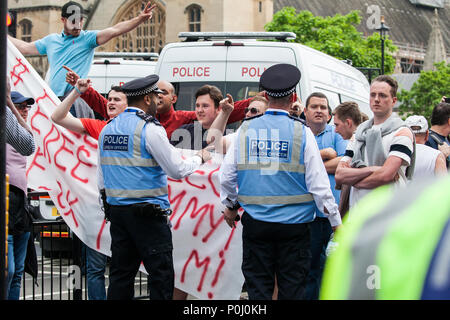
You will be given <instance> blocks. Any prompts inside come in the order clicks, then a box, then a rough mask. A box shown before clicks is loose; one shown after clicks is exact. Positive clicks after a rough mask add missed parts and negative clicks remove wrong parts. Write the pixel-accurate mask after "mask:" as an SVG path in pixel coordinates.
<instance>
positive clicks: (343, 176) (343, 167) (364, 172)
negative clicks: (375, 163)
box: [334, 160, 379, 186]
mask: <svg viewBox="0 0 450 320" xmlns="http://www.w3.org/2000/svg"><path fill="white" fill-rule="evenodd" d="M378 168H379V167H365V168H352V167H351V166H350V160H349V161H348V162H343V161H341V162H339V164H338V167H337V169H336V174H335V176H334V177H335V179H336V185H342V184H348V185H351V186H353V185H355V184H356V183H358V182H359V181H361V180H363V179H364V178H366V177H368V176H370V175H371V174H372V173H373V172H375V171H376V170H377V169H378Z"/></svg>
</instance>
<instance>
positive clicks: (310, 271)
mask: <svg viewBox="0 0 450 320" xmlns="http://www.w3.org/2000/svg"><path fill="white" fill-rule="evenodd" d="M153 8H154V6H151V5H150V3H148V4H147V6H146V7H145V8H144V9H143V11H142V12H141V14H140V15H139V16H138V17H136V18H134V19H131V20H129V21H125V22H121V23H119V24H118V25H116V26H113V27H110V28H107V29H105V30H102V31H82V30H81V25H82V15H81V13H82V8H81V6H80V5H79V4H77V3H75V2H72V1H71V2H69V3H67V4H66V5H65V6H63V9H62V18H61V19H62V22H63V24H64V31H63V32H62V33H61V34H59V35H57V34H54V35H50V36H47V37H45V38H43V39H41V40H38V41H36V42H32V43H25V42H22V41H20V40H17V39H14V38H10V40H11V41H12V42H13V43H14V44H15V45H16V47H17V48H18V49H19V50H20V51H21V52H22V53H24V54H30V53H31V54H32V53H41V54H44V53H46V54H47V55H48V59H49V63H50V73H51V77H50V86H51V88H52V90H53V91H54V92H55V93H56V94H57V95H58V96H60V97H61V99H62V102H61V104H60V105H59V106H58V107H57V108H56V109H55V111H54V113H53V114H52V117H51V119H52V121H53V122H54V123H56V124H58V125H60V126H62V127H65V128H67V129H69V130H71V131H74V132H78V133H83V134H88V135H90V136H92V137H93V138H95V139H98V141H99V150H98V177H99V179H98V188H99V192H100V193H101V195H102V198H103V201H104V210H105V214H106V218H107V219H108V220H109V221H110V222H111V228H110V232H111V239H112V244H111V252H112V256H111V262H110V275H109V286H108V291H107V292H106V290H105V278H104V273H105V267H106V264H107V259H106V256H104V255H103V254H101V253H99V252H97V251H96V250H93V249H90V248H89V247H87V246H86V250H87V277H88V294H89V299H91V300H102V299H106V298H108V299H132V298H133V296H134V277H135V275H136V273H137V271H138V269H139V266H140V263H141V261H142V262H143V264H144V266H145V268H146V270H147V271H148V272H149V273H150V274H151V277H150V283H149V286H150V288H151V289H150V299H155V300H159V299H165V300H169V299H186V297H187V293H185V292H183V291H181V290H178V289H176V288H174V270H173V259H172V250H173V247H172V234H171V229H170V223H169V220H168V215H170V212H171V211H170V202H169V198H168V187H167V178H168V177H170V178H174V179H181V178H183V177H186V176H188V175H190V174H192V173H193V172H195V171H196V170H197V169H198V168H199V167H200V166H201V165H202V164H204V163H205V162H207V161H209V160H210V159H211V154H210V152H211V151H212V150H214V151H215V152H217V153H222V154H224V160H223V163H222V166H221V169H220V174H219V177H220V197H221V201H222V203H223V204H224V206H225V207H226V209H225V210H224V217H225V221H226V222H227V223H228V225H229V226H230V227H231V228H234V227H235V226H236V222H237V221H241V223H242V226H243V236H242V243H243V262H242V272H243V274H244V277H245V288H246V291H247V292H248V296H249V298H250V299H266V300H269V299H274V298H275V299H276V298H278V299H306V300H317V299H318V298H319V295H320V288H321V285H322V274H323V270H324V267H325V262H326V259H327V246H328V244H329V242H330V239H331V238H332V237H333V234H334V232H335V231H336V230H338V229H341V228H340V227H341V225H342V218H343V217H344V216H345V215H347V213H348V212H349V214H348V217H347V218H348V221H351V220H352V219H353V216H354V215H355V216H357V215H358V214H359V212H358V210H357V209H353V210H352V208H353V207H355V205H356V204H357V203H359V202H360V200H361V199H362V198H363V197H365V196H366V194H368V193H369V192H370V191H371V190H373V189H375V188H377V187H380V186H384V185H395V186H398V187H399V188H402V187H407V186H408V185H409V184H411V182H414V181H420V180H419V179H421V178H423V177H430V176H441V175H442V176H443V175H446V174H447V173H448V168H449V159H450V141H449V135H450V104H449V103H446V102H445V97H444V98H443V100H442V102H441V103H439V104H438V105H437V106H435V108H434V109H433V115H432V118H431V119H430V120H431V127H430V128H429V127H428V121H427V119H425V118H424V117H422V116H416V115H412V116H410V117H408V118H407V119H406V121H403V120H401V119H400V118H399V117H398V116H396V115H395V114H394V112H393V108H394V105H395V104H396V102H397V90H398V84H397V82H396V81H395V80H394V79H393V78H391V77H389V76H380V77H377V78H376V79H374V80H373V82H372V84H371V87H370V108H371V110H372V112H373V118H370V119H368V117H367V116H366V115H364V114H362V113H361V111H360V110H359V107H358V105H357V103H355V102H351V101H348V102H344V103H342V104H340V105H339V106H330V103H329V100H328V98H327V96H326V95H325V94H323V93H320V92H314V93H312V94H310V95H309V96H308V97H307V99H306V100H305V105H303V104H302V101H300V99H299V98H298V97H297V95H296V87H297V85H298V83H299V81H300V78H301V73H300V71H299V69H298V68H297V67H295V66H292V65H288V64H277V65H274V66H272V67H271V68H269V69H267V70H266V71H265V72H264V73H263V74H262V76H261V79H260V86H261V88H262V90H263V91H262V92H261V93H259V94H258V95H257V96H255V97H250V98H248V99H246V100H242V101H236V102H235V101H234V100H233V97H232V96H231V95H229V94H226V96H225V97H224V95H223V93H222V92H221V91H220V90H219V89H218V88H217V87H215V86H211V85H204V86H201V87H200V88H199V89H198V90H197V92H196V94H195V99H196V103H195V111H181V110H175V104H176V102H177V95H176V92H175V89H174V86H173V85H172V84H171V83H169V82H167V81H165V80H164V79H159V77H158V76H157V75H149V76H148V77H145V78H140V79H136V80H133V81H130V82H128V83H126V84H124V85H123V86H121V87H112V88H111V90H110V91H109V93H108V97H107V98H104V97H103V96H102V95H101V94H100V93H98V92H97V91H96V90H95V89H94V88H93V87H92V85H91V82H90V80H89V79H86V76H87V73H88V71H89V67H90V63H91V61H92V57H93V52H94V48H95V47H96V46H98V45H101V44H104V43H106V42H107V41H109V40H110V39H112V38H113V37H115V36H118V35H120V34H123V33H125V32H128V31H130V30H132V29H133V28H135V27H137V26H138V25H139V24H140V23H142V22H144V21H146V20H147V19H149V18H151V16H152V10H153ZM74 13H76V14H75V16H74ZM74 44H77V45H74ZM56 48H58V50H57V49H56ZM63 56H64V59H60V58H61V57H63ZM7 97H8V99H7V101H8V107H9V108H7V126H6V133H7V143H8V148H7V166H8V167H7V172H8V173H9V174H10V176H11V181H10V183H11V186H12V187H11V189H10V199H12V205H11V213H12V215H11V216H12V219H10V229H9V230H10V236H9V237H8V243H9V245H10V246H11V248H10V250H9V254H11V258H10V259H9V260H8V261H10V262H11V263H10V264H9V266H8V267H9V268H8V275H9V278H8V280H9V283H10V285H9V298H10V299H18V298H19V289H20V279H21V277H22V274H23V263H24V258H25V253H26V246H25V245H24V244H26V243H27V241H28V238H29V222H27V221H25V220H26V219H24V217H26V216H27V214H26V212H25V211H26V210H25V203H26V193H27V188H26V175H25V171H26V156H28V155H30V154H32V153H33V152H34V142H33V138H32V135H31V130H30V129H29V128H28V126H27V124H26V117H27V111H28V110H29V108H30V107H31V105H33V104H34V100H33V99H32V98H27V97H23V96H22V95H21V94H20V93H18V92H11V93H9V92H7ZM80 98H81V99H80ZM82 104H86V105H87V106H89V107H90V108H91V109H92V110H93V111H95V112H96V113H98V114H100V115H101V116H102V117H103V118H104V120H98V119H93V118H89V117H82V116H80V114H81V113H80V112H77V108H81V105H82ZM333 107H334V109H333ZM92 114H93V113H92ZM333 117H334V125H331V124H330V123H331V120H332V119H333ZM237 121H242V123H241V125H240V127H239V129H238V130H237V131H236V132H235V133H233V134H228V135H225V134H224V133H225V131H226V130H225V129H226V126H227V124H229V123H234V122H237ZM274 132H275V133H274ZM118 136H121V137H124V136H127V137H128V139H115V138H116V137H118ZM141 146H142V147H141ZM180 149H192V150H197V153H196V154H195V155H194V156H192V157H191V158H188V159H185V158H183V157H182V156H181V153H180ZM255 186H258V187H257V188H255ZM240 208H243V209H244V213H243V214H242V215H239V214H238V210H239V209H240ZM344 221H345V220H344ZM340 232H341V231H340ZM342 232H345V230H343V231H342ZM10 237H11V238H10Z"/></svg>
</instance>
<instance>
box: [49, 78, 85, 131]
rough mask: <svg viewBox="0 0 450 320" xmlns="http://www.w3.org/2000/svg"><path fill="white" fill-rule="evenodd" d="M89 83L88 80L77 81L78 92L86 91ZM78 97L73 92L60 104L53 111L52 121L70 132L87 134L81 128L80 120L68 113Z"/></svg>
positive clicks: (76, 93)
mask: <svg viewBox="0 0 450 320" xmlns="http://www.w3.org/2000/svg"><path fill="white" fill-rule="evenodd" d="M89 85H90V82H89V80H84V79H80V80H78V82H77V84H76V86H77V88H78V90H80V91H81V92H83V91H85V90H87V88H88V87H89ZM79 97H80V94H79V93H78V92H77V91H76V90H73V91H72V92H71V93H70V94H69V95H68V96H67V97H66V98H65V99H64V100H63V101H62V102H61V103H60V104H59V106H58V107H57V108H56V109H55V111H53V114H52V121H53V122H54V123H56V124H58V125H60V126H62V127H64V128H66V129H68V130H70V131H73V132H77V133H87V131H86V129H85V128H84V126H83V123H82V122H81V120H80V119H78V118H75V117H74V116H72V114H71V113H70V112H69V111H70V108H71V107H72V104H73V103H74V102H75V100H77V99H78V98H79Z"/></svg>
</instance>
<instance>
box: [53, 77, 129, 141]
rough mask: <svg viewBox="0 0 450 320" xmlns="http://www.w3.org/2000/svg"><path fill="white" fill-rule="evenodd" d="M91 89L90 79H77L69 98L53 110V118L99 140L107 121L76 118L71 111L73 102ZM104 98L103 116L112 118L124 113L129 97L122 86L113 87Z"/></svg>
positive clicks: (55, 121) (65, 126) (70, 128)
mask: <svg viewBox="0 0 450 320" xmlns="http://www.w3.org/2000/svg"><path fill="white" fill-rule="evenodd" d="M89 89H90V90H93V89H92V87H91V83H90V80H85V79H80V80H79V81H77V83H76V84H75V89H74V90H72V92H71V93H70V94H69V95H68V96H67V98H66V99H64V101H63V102H61V104H60V105H59V106H58V107H57V108H56V109H55V111H53V114H52V120H53V122H54V123H56V124H58V125H60V126H62V127H64V128H66V129H68V130H71V131H73V132H77V133H86V134H89V135H90V136H91V137H93V138H94V139H97V140H98V137H99V135H100V132H101V131H102V129H103V127H104V126H106V124H107V121H104V120H97V119H89V118H75V117H74V116H72V114H71V113H70V112H69V111H70V107H71V106H72V104H73V102H74V101H75V100H76V99H77V98H78V97H79V96H80V95H82V94H83V93H85V92H86V91H88V90H89ZM93 91H95V90H93ZM95 92H97V91H95ZM102 98H103V97H102ZM103 99H104V100H105V101H106V105H105V108H104V109H103V111H104V115H103V114H102V116H104V117H105V118H107V119H112V118H114V117H115V116H117V115H118V114H120V113H122V112H123V111H124V110H125V109H126V107H127V105H128V102H127V97H126V95H125V93H123V91H122V88H121V87H112V88H111V91H109V93H108V100H106V99H105V98H103Z"/></svg>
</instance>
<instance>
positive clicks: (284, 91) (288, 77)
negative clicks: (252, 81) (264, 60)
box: [259, 63, 301, 98]
mask: <svg viewBox="0 0 450 320" xmlns="http://www.w3.org/2000/svg"><path fill="white" fill-rule="evenodd" d="M300 78H301V73H300V70H298V68H297V67H296V66H293V65H291V64H285V63H281V64H276V65H274V66H271V67H270V68H269V69H267V70H266V71H264V73H263V74H262V76H261V78H260V80H259V84H260V86H261V88H262V89H263V90H264V91H266V93H267V95H268V96H270V97H274V98H282V97H286V96H288V95H290V94H292V93H294V92H295V87H296V86H297V84H298V82H299V81H300Z"/></svg>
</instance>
